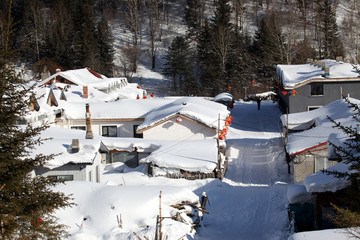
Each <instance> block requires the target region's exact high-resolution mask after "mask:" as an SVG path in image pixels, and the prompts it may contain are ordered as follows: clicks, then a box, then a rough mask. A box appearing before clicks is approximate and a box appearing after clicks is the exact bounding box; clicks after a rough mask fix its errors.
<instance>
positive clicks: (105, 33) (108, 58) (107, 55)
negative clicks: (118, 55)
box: [94, 17, 114, 76]
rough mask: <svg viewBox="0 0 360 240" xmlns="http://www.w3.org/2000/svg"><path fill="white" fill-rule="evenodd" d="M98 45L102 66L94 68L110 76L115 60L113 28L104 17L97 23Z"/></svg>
mask: <svg viewBox="0 0 360 240" xmlns="http://www.w3.org/2000/svg"><path fill="white" fill-rule="evenodd" d="M96 33H97V34H96V37H97V46H98V50H99V62H100V66H101V67H99V68H98V69H94V70H97V71H99V72H100V73H103V74H105V75H107V76H109V75H110V74H111V73H112V68H113V60H114V49H113V43H112V41H113V39H112V34H111V30H110V28H109V25H108V22H107V21H106V19H105V18H104V17H103V18H101V20H100V22H99V23H98V24H97V32H96Z"/></svg>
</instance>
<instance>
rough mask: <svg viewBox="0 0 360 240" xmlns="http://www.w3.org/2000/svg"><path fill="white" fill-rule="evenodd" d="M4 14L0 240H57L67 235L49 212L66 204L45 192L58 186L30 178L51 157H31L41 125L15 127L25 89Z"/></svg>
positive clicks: (61, 197)
mask: <svg viewBox="0 0 360 240" xmlns="http://www.w3.org/2000/svg"><path fill="white" fill-rule="evenodd" d="M9 11H10V10H9ZM8 16H9V15H5V16H4V15H2V16H0V17H1V19H2V20H6V21H2V22H1V43H0V189H1V190H0V236H1V237H0V238H1V239H60V238H62V237H64V236H66V235H67V234H66V233H65V232H64V231H63V228H64V226H62V225H59V224H57V223H56V219H55V218H54V217H53V216H52V215H51V213H52V212H53V211H54V210H56V209H57V208H61V207H65V206H69V205H71V204H70V203H69V198H68V197H66V196H65V195H64V194H63V193H59V192H53V191H52V190H51V189H50V187H51V186H55V185H56V184H57V183H58V182H56V181H54V180H52V179H50V178H44V177H31V172H32V171H33V170H34V168H36V167H40V166H43V165H44V163H45V162H46V161H48V160H50V159H51V158H52V157H53V155H48V156H46V155H43V154H37V155H36V156H32V155H31V152H32V151H33V149H34V148H35V147H36V146H37V145H39V144H41V142H42V140H41V139H40V138H39V133H40V132H41V131H42V130H44V129H45V128H46V126H40V127H32V126H30V125H27V126H25V127H20V126H18V125H17V124H16V123H17V120H18V119H19V118H20V117H22V116H24V114H26V112H27V106H28V103H29V101H28V100H26V99H27V98H28V96H29V94H30V91H31V89H29V88H28V87H27V86H26V84H27V82H26V81H25V80H24V79H23V78H22V76H21V73H18V72H17V70H16V68H15V66H14V63H15V62H16V59H14V56H16V55H17V54H18V53H17V52H15V51H13V50H11V47H10V46H11V40H12V37H13V36H12V33H13V30H12V29H13V28H12V27H13V23H12V20H13V19H12V18H11V17H10V18H8Z"/></svg>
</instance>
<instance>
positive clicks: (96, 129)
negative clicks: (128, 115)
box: [56, 119, 144, 137]
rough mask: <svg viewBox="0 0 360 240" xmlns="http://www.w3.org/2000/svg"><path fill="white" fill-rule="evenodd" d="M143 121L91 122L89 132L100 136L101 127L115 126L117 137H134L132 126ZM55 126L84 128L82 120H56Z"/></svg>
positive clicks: (95, 120)
mask: <svg viewBox="0 0 360 240" xmlns="http://www.w3.org/2000/svg"><path fill="white" fill-rule="evenodd" d="M143 121H144V120H143V119H136V120H129V121H124V120H97V119H94V120H91V130H92V131H93V133H96V134H99V135H102V127H103V126H116V127H117V137H134V126H135V125H140V124H141V123H142V122H143ZM56 125H57V126H59V127H64V128H71V127H75V126H85V125H86V124H85V119H84V120H69V121H65V120H57V121H56Z"/></svg>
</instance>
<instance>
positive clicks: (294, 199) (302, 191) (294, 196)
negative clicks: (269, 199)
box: [287, 184, 314, 204]
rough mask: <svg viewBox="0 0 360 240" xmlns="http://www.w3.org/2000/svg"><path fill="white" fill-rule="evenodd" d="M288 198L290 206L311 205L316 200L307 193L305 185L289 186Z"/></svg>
mask: <svg viewBox="0 0 360 240" xmlns="http://www.w3.org/2000/svg"><path fill="white" fill-rule="evenodd" d="M287 198H288V201H289V203H290V204H294V203H311V202H313V201H314V198H313V197H312V196H311V194H310V193H309V192H308V191H306V188H305V186H304V185H303V184H294V185H291V186H289V188H288V191H287Z"/></svg>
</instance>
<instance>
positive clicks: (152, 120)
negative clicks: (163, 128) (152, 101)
mask: <svg viewBox="0 0 360 240" xmlns="http://www.w3.org/2000/svg"><path fill="white" fill-rule="evenodd" d="M229 113H230V112H229V111H228V110H227V108H226V106H224V105H223V104H220V103H216V102H213V101H209V100H206V99H204V98H201V97H181V98H178V99H176V100H175V101H172V102H170V103H168V104H166V105H163V106H160V107H158V108H156V109H153V110H152V111H151V112H149V113H148V114H147V115H146V116H145V121H144V122H143V123H142V124H141V125H139V127H138V130H141V129H144V128H147V127H149V126H152V125H154V124H156V123H158V122H160V121H162V120H165V119H168V118H170V117H172V116H175V115H176V114H181V115H184V116H186V117H189V118H191V119H193V120H196V121H198V122H200V123H203V124H205V125H207V126H209V127H211V128H216V129H217V128H218V126H219V123H218V119H219V118H220V129H222V128H223V127H224V125H225V118H226V117H227V116H228V115H229Z"/></svg>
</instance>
